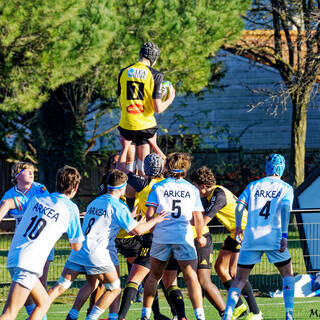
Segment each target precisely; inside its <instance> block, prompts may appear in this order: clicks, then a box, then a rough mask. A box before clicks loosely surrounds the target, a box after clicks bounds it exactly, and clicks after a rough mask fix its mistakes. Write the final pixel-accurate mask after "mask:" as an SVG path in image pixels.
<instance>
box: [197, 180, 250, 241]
mask: <svg viewBox="0 0 320 320" xmlns="http://www.w3.org/2000/svg"><path fill="white" fill-rule="evenodd" d="M201 200H202V204H203V207H204V208H205V216H208V217H210V218H214V217H216V218H217V219H218V221H219V222H220V223H221V224H223V225H224V226H225V227H226V228H227V229H228V231H230V232H231V237H232V238H233V239H234V232H235V229H236V218H235V209H236V206H237V203H236V200H237V197H236V196H235V195H234V194H233V193H232V192H231V191H229V190H228V189H226V188H224V187H222V186H218V185H216V186H215V187H214V188H213V190H212V192H211V194H210V195H209V196H208V197H207V198H202V199H201ZM247 216H248V212H247V211H246V210H244V212H243V216H242V222H241V227H242V229H243V230H244V229H245V227H246V224H247Z"/></svg>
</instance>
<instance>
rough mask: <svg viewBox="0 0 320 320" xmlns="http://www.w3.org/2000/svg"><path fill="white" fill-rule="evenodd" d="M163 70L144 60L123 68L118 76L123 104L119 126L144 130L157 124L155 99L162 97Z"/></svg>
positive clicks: (119, 92) (119, 93)
mask: <svg viewBox="0 0 320 320" xmlns="http://www.w3.org/2000/svg"><path fill="white" fill-rule="evenodd" d="M162 80H163V75H162V73H161V72H159V71H157V70H155V69H153V68H151V67H148V66H147V65H145V64H144V63H143V62H138V63H136V64H133V65H130V66H129V67H126V68H124V69H122V70H121V71H120V73H119V77H118V96H119V98H120V105H121V118H120V123H119V126H120V127H121V128H123V129H126V130H144V129H148V128H152V127H155V126H156V125H157V122H156V119H155V117H154V106H153V99H161V83H162Z"/></svg>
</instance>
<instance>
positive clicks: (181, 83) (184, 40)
mask: <svg viewBox="0 0 320 320" xmlns="http://www.w3.org/2000/svg"><path fill="white" fill-rule="evenodd" d="M250 2H251V1H250V0H246V1H243V0H232V1H222V0H199V1H193V0H177V1H166V0H159V1H147V0H143V1H137V0H119V1H117V2H116V3H115V4H114V5H113V6H112V7H111V9H112V17H113V16H115V17H117V24H114V25H113V26H112V27H113V33H114V34H116V36H115V37H114V38H113V40H112V41H111V42H109V43H108V46H107V47H106V48H105V49H104V50H102V49H101V50H100V51H99V52H98V53H97V55H98V56H99V61H98V62H97V63H96V64H95V65H94V66H92V65H91V67H88V68H87V71H86V72H84V73H83V75H82V76H79V77H78V78H77V79H75V78H76V77H74V79H75V80H73V79H71V80H72V81H65V82H64V83H63V84H61V85H60V86H56V87H54V88H52V90H51V91H47V93H48V95H47V97H46V98H47V99H48V97H50V98H49V100H48V101H47V102H43V103H42V108H41V109H40V110H38V111H36V112H35V113H34V114H33V115H32V116H33V117H34V118H35V119H36V120H35V122H33V126H32V140H33V144H34V146H35V148H36V149H37V157H38V159H39V162H42V164H40V163H39V168H40V177H41V178H42V179H43V180H42V179H41V181H42V182H44V183H46V184H48V183H50V181H48V180H47V179H48V177H49V176H52V174H51V173H50V172H52V171H54V169H55V168H54V163H56V162H57V161H59V162H63V161H66V160H68V161H69V162H70V161H72V160H73V159H70V157H71V156H72V155H74V156H75V155H77V156H75V158H77V159H79V161H80V159H82V166H83V161H84V157H83V155H84V154H85V153H86V148H85V145H84V140H83V134H82V135H81V136H80V135H79V136H78V134H80V131H81V130H83V129H84V127H85V120H86V119H88V114H89V113H91V114H94V118H95V120H96V119H99V118H100V116H101V114H102V113H105V112H106V111H107V110H108V109H110V108H113V107H114V106H115V102H116V97H115V95H116V94H115V93H116V86H117V75H118V73H119V71H120V69H121V68H123V67H125V66H127V65H129V64H131V63H133V62H135V61H137V59H138V53H139V49H140V46H141V44H142V43H143V42H145V41H148V40H151V41H154V42H156V43H157V44H158V46H159V47H160V49H161V56H160V59H159V62H158V65H157V67H158V68H160V69H161V71H162V72H164V73H165V78H167V79H168V80H170V81H171V82H173V83H174V85H175V87H176V89H177V91H178V92H180V93H187V92H199V91H201V90H202V89H203V88H204V87H206V86H207V85H208V84H209V83H210V79H211V78H212V72H211V70H212V62H211V57H213V56H214V54H215V52H216V51H217V50H218V49H219V47H220V46H221V45H222V44H223V43H225V42H231V41H235V40H236V39H238V37H239V35H240V31H241V30H242V28H243V21H242V19H241V14H243V13H245V12H246V10H247V9H248V6H249V5H250ZM109 29H110V26H108V30H109ZM88 38H90V35H89V36H88ZM102 51H103V52H102ZM99 98H100V99H103V101H104V103H103V104H100V105H98V104H95V103H94V101H96V99H99ZM53 108H58V110H57V111H56V112H50V119H51V121H50V122H49V121H48V114H49V113H48V112H49V110H53ZM71 115H72V116H71ZM65 117H67V118H68V122H67V123H66V122H64V118H65ZM44 119H47V120H46V121H44ZM55 123H56V124H59V125H60V124H62V123H65V126H66V125H68V126H69V128H68V129H67V132H68V134H65V132H66V131H65V129H66V127H64V129H63V130H62V129H61V130H56V131H55V130H54V129H55V128H54V124H55ZM50 124H53V126H52V131H51V133H49V129H50V128H49V126H50ZM69 129H70V131H69ZM106 129H107V131H108V129H109V128H106ZM73 130H76V133H75V132H74V131H73ZM96 136H98V135H96ZM70 137H78V138H77V139H75V140H73V143H69V142H70V141H71V140H70ZM68 141H69V142H68ZM92 144H94V137H93V139H91V143H90V145H89V146H88V148H89V147H91V146H92ZM66 149H68V151H67V150H66ZM49 150H52V151H49ZM58 150H60V152H59V151H58ZM66 152H67V153H68V156H66ZM79 152H80V153H81V154H79ZM57 159H59V160H57ZM48 164H49V165H48ZM77 165H79V164H77ZM80 167H81V165H80Z"/></svg>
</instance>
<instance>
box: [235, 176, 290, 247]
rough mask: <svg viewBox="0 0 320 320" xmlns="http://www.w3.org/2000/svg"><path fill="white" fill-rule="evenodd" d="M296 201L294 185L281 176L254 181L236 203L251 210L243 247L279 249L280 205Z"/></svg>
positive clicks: (280, 233) (280, 236) (280, 235)
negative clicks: (294, 198) (283, 179)
mask: <svg viewBox="0 0 320 320" xmlns="http://www.w3.org/2000/svg"><path fill="white" fill-rule="evenodd" d="M284 201H287V202H288V203H289V206H290V208H291V207H292V203H293V189H292V187H291V186H290V185H289V184H288V183H286V182H284V181H282V180H281V179H279V178H276V177H272V176H268V177H265V178H262V179H260V180H257V181H253V182H251V183H250V184H249V185H248V186H247V187H246V189H245V190H244V191H243V192H242V194H241V195H240V197H239V199H238V200H237V202H239V203H242V204H243V205H245V206H246V208H247V209H248V219H247V226H246V228H245V231H244V235H243V241H242V245H241V250H279V249H280V240H281V238H282V232H281V205H282V203H283V202H284Z"/></svg>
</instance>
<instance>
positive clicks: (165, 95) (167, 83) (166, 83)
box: [161, 81, 172, 101]
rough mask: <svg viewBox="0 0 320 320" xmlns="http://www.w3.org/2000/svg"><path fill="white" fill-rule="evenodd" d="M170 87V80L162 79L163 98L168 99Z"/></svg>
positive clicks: (163, 99)
mask: <svg viewBox="0 0 320 320" xmlns="http://www.w3.org/2000/svg"><path fill="white" fill-rule="evenodd" d="M169 87H172V83H171V82H170V81H162V83H161V100H162V101H167V100H168V99H169V96H170V90H169Z"/></svg>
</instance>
